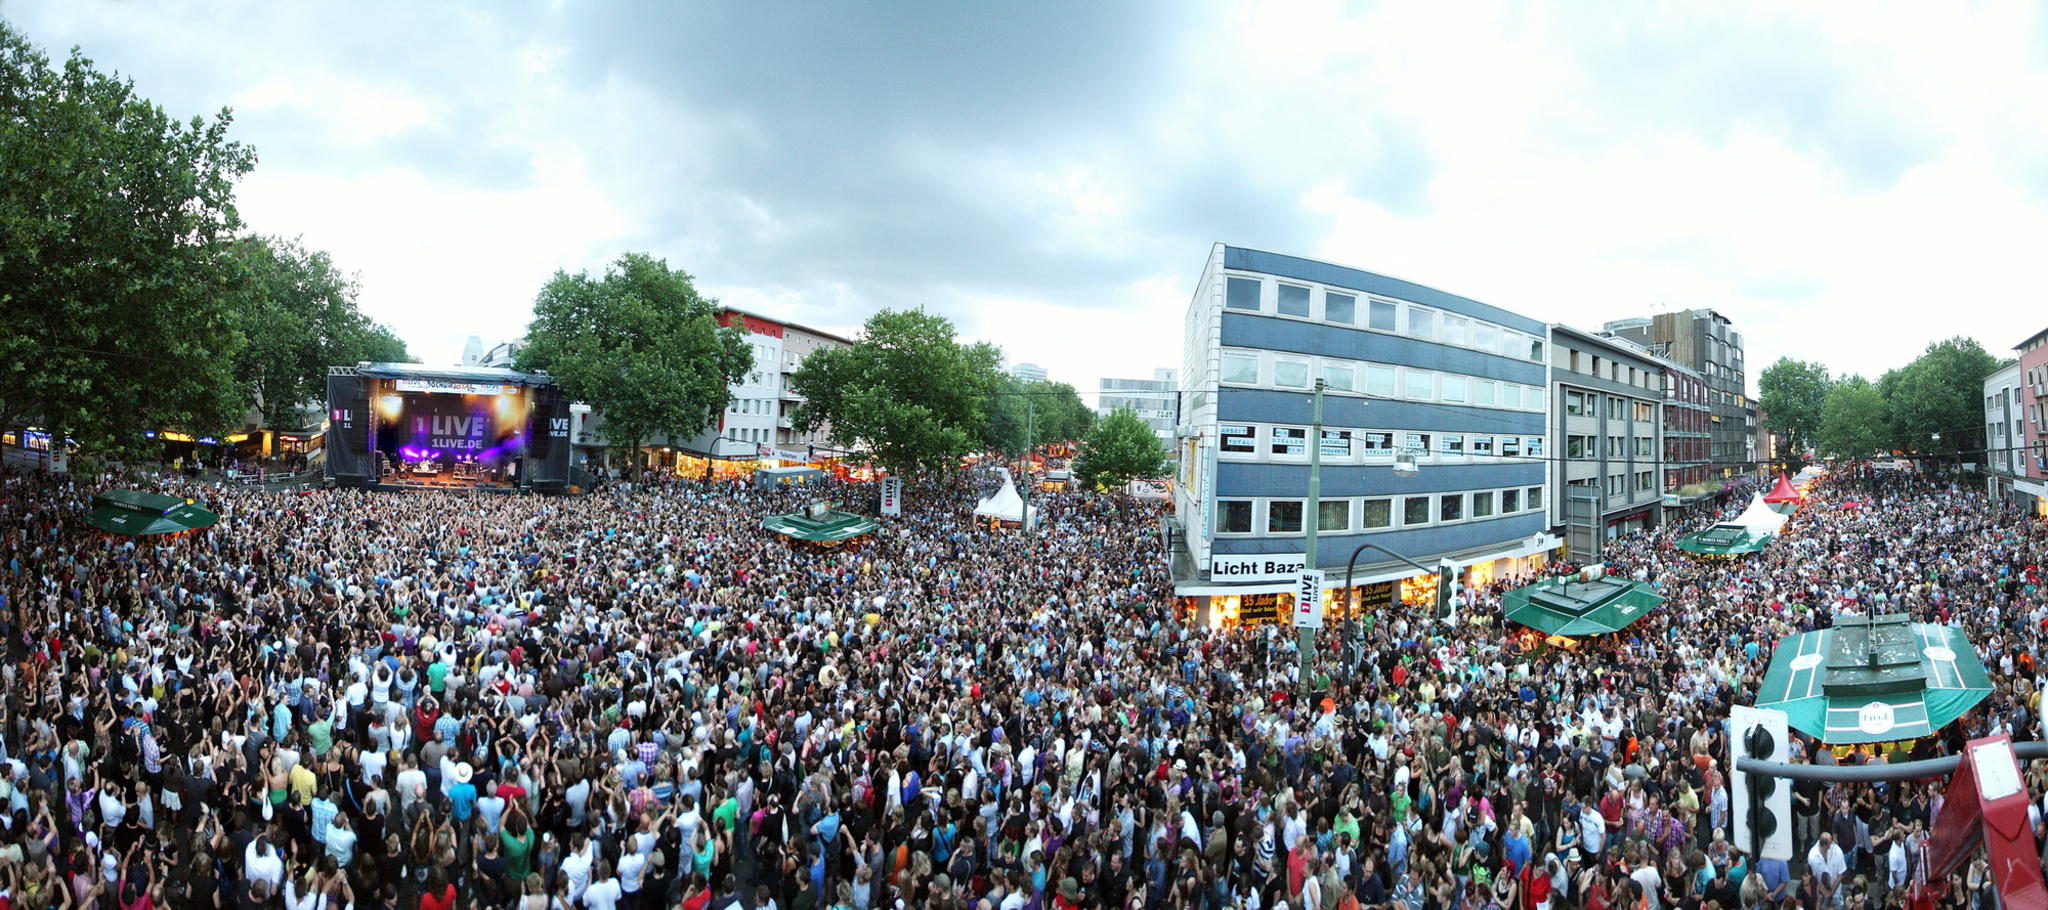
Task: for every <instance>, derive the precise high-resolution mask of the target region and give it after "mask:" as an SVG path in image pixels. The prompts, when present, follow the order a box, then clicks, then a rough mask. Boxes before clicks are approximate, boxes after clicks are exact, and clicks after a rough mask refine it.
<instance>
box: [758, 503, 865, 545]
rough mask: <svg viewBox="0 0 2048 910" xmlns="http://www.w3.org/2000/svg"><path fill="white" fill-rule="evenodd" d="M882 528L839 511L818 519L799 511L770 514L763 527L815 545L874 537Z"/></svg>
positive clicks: (857, 516)
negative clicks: (789, 513) (867, 535)
mask: <svg viewBox="0 0 2048 910" xmlns="http://www.w3.org/2000/svg"><path fill="white" fill-rule="evenodd" d="M881 526H882V524H881V522H878V521H876V520H874V519H872V518H868V517H867V516H864V515H855V514H852V513H850V512H841V511H838V510H836V509H835V510H832V511H829V512H825V513H824V514H823V515H821V516H819V517H817V518H811V517H809V516H807V515H804V514H803V513H800V512H799V513H795V514H791V515H770V516H768V517H767V518H764V519H762V520H761V527H763V528H767V529H768V530H770V531H773V532H775V533H777V534H780V535H782V536H784V537H794V538H796V539H798V540H808V541H810V542H812V543H838V542H840V541H842V540H848V539H851V538H854V537H859V536H861V535H863V534H873V533H875V531H876V530H877V529H879V528H881Z"/></svg>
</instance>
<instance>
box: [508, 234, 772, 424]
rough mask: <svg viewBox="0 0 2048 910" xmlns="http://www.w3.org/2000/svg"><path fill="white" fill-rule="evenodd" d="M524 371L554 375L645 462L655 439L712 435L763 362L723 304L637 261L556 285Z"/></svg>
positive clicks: (663, 266) (545, 297)
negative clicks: (739, 387) (738, 388)
mask: <svg viewBox="0 0 2048 910" xmlns="http://www.w3.org/2000/svg"><path fill="white" fill-rule="evenodd" d="M517 366H518V367H519V368H520V369H522V370H546V371H547V372H548V374H549V375H551V376H553V377H554V378H555V382H556V383H558V384H559V385H560V386H561V388H562V393H563V394H564V395H566V396H568V397H569V398H571V399H573V400H576V401H581V402H585V403H587V404H589V405H590V406H591V407H592V408H595V409H597V410H598V411H600V412H602V413H603V414H604V432H605V436H606V438H607V439H609V440H610V441H611V443H612V444H613V445H614V446H619V447H622V448H624V449H626V450H627V451H628V452H629V453H631V456H632V458H633V461H634V462H636V463H637V461H638V455H639V448H640V445H641V444H642V443H644V442H647V441H649V440H651V439H653V438H654V437H655V436H657V435H660V436H665V437H667V438H669V439H672V440H682V439H687V438H689V437H691V436H694V435H696V434H697V433H699V432H702V431H703V430H704V429H705V428H707V427H709V426H711V425H712V424H713V423H714V422H715V421H716V420H717V418H718V414H719V412H720V411H723V410H725V407H726V405H728V404H730V403H732V393H731V391H730V386H731V385H732V384H733V383H734V382H735V381H737V380H738V379H739V378H740V377H741V376H745V375H746V374H747V371H749V370H751V369H753V367H754V353H753V349H752V348H751V347H750V346H748V344H747V340H746V334H745V332H744V331H743V330H741V329H738V328H721V327H720V326H719V325H718V308H717V301H714V300H709V299H706V298H704V297H703V296H701V295H699V294H698V293H697V288H696V286H695V285H694V284H692V283H691V279H690V276H689V275H688V274H687V273H685V272H683V271H681V270H677V269H671V268H669V267H668V263H667V262H665V261H663V260H661V259H656V258H654V257H652V256H649V255H647V254H645V253H628V254H626V255H624V256H621V257H620V258H619V260H618V261H617V262H615V263H613V264H612V266H611V267H610V268H608V269H606V270H605V273H604V276H603V277H601V278H593V277H591V276H590V274H589V273H588V272H578V273H577V274H574V275H571V274H569V273H567V272H561V271H558V272H556V273H555V276H554V277H553V278H550V279H548V283H547V285H546V286H545V287H543V288H541V291H540V296H539V297H538V298H536V299H535V300H534V303H533V322H532V323H531V324H529V325H528V326H527V328H526V346H525V347H524V348H521V349H520V351H519V359H518V362H517Z"/></svg>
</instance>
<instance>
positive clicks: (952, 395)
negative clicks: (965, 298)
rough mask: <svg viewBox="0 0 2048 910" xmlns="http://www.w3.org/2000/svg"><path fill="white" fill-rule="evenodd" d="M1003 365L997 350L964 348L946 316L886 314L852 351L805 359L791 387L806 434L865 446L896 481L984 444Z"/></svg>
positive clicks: (954, 462)
mask: <svg viewBox="0 0 2048 910" xmlns="http://www.w3.org/2000/svg"><path fill="white" fill-rule="evenodd" d="M1001 361H1002V352H1001V351H999V350H997V349H996V347H995V346H993V345H990V344H987V343H985V342H984V343H980V344H972V345H968V344H961V343H960V341H959V340H958V339H957V338H956V337H955V336H954V330H953V323H952V322H951V321H949V320H947V319H946V318H945V317H943V316H939V315H937V314H934V313H927V312H925V311H924V309H922V308H918V309H914V310H883V311H881V312H879V313H876V314H875V315H874V316H872V317H869V319H868V321H867V324H866V326H864V327H863V328H862V330H861V337H860V340H859V341H857V342H855V343H854V344H853V345H852V346H851V347H845V348H826V349H823V350H819V351H816V352H813V353H812V354H810V355H809V356H807V357H805V358H804V363H803V366H801V367H799V368H798V369H797V371H796V373H794V374H792V375H791V376H790V380H789V384H790V388H791V389H792V390H793V391H795V392H796V393H797V394H799V395H802V396H803V397H804V403H803V404H802V405H800V406H799V407H798V408H797V411H796V415H795V419H796V422H797V424H798V425H799V426H801V427H802V428H803V429H804V430H805V431H807V432H809V431H816V430H818V429H819V428H821V427H826V426H828V425H829V427H830V430H829V433H828V435H829V436H830V438H831V439H832V442H833V443H834V444H835V445H839V446H842V447H845V448H856V447H858V448H865V449H867V450H868V452H869V454H870V455H871V456H872V457H873V458H874V459H875V461H877V462H879V463H881V464H882V465H883V466H884V467H886V468H888V469H889V470H890V471H891V472H892V473H895V474H898V475H901V476H906V477H915V476H919V475H930V474H937V473H942V472H944V471H947V470H951V469H952V468H954V467H957V466H958V465H959V463H960V459H961V457H962V456H965V455H967V454H968V453H970V452H973V451H974V450H975V449H976V448H977V447H978V446H979V445H980V444H981V443H982V442H983V441H984V439H985V434H986V433H988V417H987V411H986V407H987V398H988V395H989V393H991V392H994V391H996V390H997V389H998V386H999V383H1000V381H1001V373H999V372H998V371H997V369H996V365H997V364H998V363H1000V362H1001Z"/></svg>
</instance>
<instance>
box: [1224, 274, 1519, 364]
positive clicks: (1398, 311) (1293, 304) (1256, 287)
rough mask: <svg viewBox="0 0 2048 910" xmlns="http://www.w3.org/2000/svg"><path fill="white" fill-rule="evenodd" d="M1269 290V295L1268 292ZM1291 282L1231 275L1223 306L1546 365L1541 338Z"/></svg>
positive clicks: (1381, 299)
mask: <svg viewBox="0 0 2048 910" xmlns="http://www.w3.org/2000/svg"><path fill="white" fill-rule="evenodd" d="M1269 287H1270V288H1271V293H1268V292H1267V289H1268V288H1269ZM1360 296H1361V295H1360V294H1358V293H1357V292H1355V291H1349V290H1338V289H1336V288H1325V287H1321V286H1312V285H1307V284H1293V283H1290V282H1287V281H1279V280H1272V281H1269V280H1267V279H1265V278H1257V277H1251V276H1245V275H1231V276H1228V277H1226V278H1225V279H1224V291H1223V305H1224V306H1225V307H1226V308H1229V309H1233V310H1246V311H1249V312H1256V313H1264V314H1266V315H1269V316H1286V317H1290V318H1294V319H1310V320H1315V321H1318V322H1329V323H1335V324H1337V325H1344V326H1351V327H1353V328H1364V329H1370V330H1373V331H1377V332H1389V333H1393V334H1397V335H1406V336H1408V337H1410V338H1420V339H1422V340H1424V341H1435V342H1439V343H1442V344H1449V345H1456V346H1458V347H1462V348H1471V349H1473V350H1478V351H1485V352H1487V353H1489V354H1499V355H1500V356H1502V357H1513V358H1515V359H1517V360H1528V361H1531V362H1534V363H1542V362H1543V355H1544V350H1543V339H1541V338H1536V337H1534V336H1531V335H1526V334H1523V333H1521V332H1517V331H1515V330H1513V329H1510V328H1508V327H1506V326H1502V325H1496V324H1494V323H1491V322H1485V321H1482V320H1478V319H1473V318H1471V317H1469V316H1460V315H1458V314H1456V313H1452V312H1449V311H1446V310H1439V309H1436V308H1434V307H1426V306H1420V305H1418V304H1413V303H1408V302H1406V301H1401V300H1390V299H1387V298H1384V297H1372V296H1365V298H1364V300H1363V301H1362V302H1363V305H1364V306H1363V310H1362V311H1361V309H1360V304H1361V301H1360V299H1359V298H1360Z"/></svg>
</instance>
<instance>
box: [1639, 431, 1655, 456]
mask: <svg viewBox="0 0 2048 910" xmlns="http://www.w3.org/2000/svg"><path fill="white" fill-rule="evenodd" d="M1656 442H1657V441H1656V440H1654V439H1650V438H1648V437H1643V436H1638V437H1636V457H1637V458H1648V457H1650V455H1651V451H1650V447H1651V446H1653V445H1655V444H1656Z"/></svg>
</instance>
